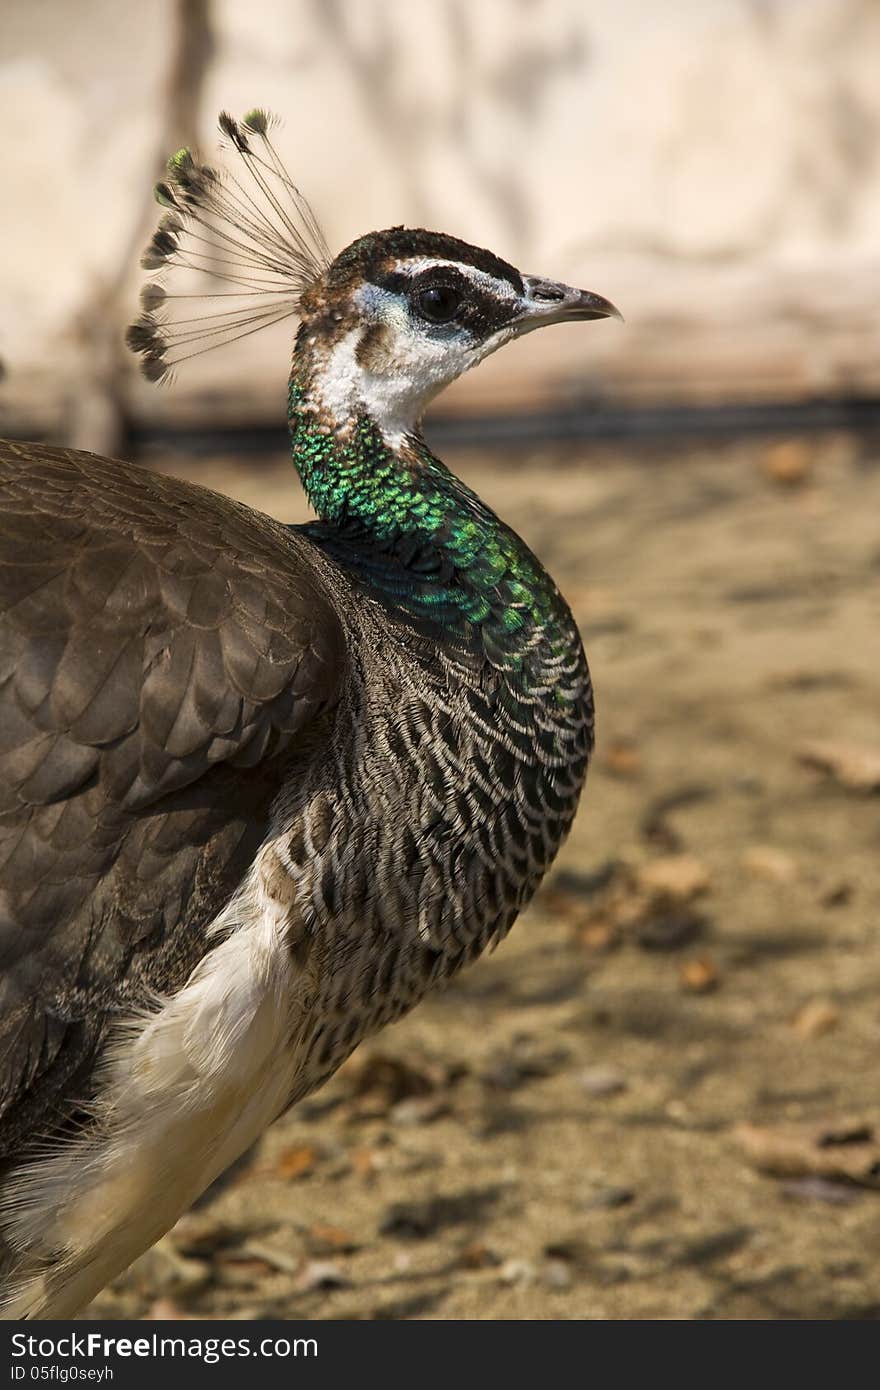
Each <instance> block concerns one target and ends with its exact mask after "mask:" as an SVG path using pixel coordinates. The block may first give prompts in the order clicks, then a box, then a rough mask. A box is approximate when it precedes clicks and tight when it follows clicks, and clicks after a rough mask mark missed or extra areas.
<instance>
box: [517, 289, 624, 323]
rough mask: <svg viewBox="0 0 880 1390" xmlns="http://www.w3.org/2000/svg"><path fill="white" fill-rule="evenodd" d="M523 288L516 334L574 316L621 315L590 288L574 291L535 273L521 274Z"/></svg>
mask: <svg viewBox="0 0 880 1390" xmlns="http://www.w3.org/2000/svg"><path fill="white" fill-rule="evenodd" d="M523 280H524V283H525V287H526V291H525V294H524V295H523V298H522V301H521V304H520V309H519V312H518V314H517V315H516V317H515V319H514V328H515V330H516V334H517V337H519V336H521V335H522V334H523V333H531V331H532V329H533V328H544V327H545V325H546V324H548V323H568V322H569V321H571V320H574V319H620V321H621V323H622V322H623V314H622V313H621V312H620V310H619V309H618V308H616V307H615V305H613V304H612V303H611V300H610V299H603V298H602V296H601V294H593V292H592V291H591V290H576V289H574V288H573V287H572V286H571V285H563V284H560V283H559V281H557V280H542V279H540V278H539V277H538V276H537V275H526V276H524V277H523Z"/></svg>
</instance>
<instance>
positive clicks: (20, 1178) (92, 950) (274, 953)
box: [0, 163, 613, 1317]
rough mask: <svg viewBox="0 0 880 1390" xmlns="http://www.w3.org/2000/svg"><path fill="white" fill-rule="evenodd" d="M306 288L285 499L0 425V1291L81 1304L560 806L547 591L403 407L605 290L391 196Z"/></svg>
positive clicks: (500, 893)
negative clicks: (7, 438) (408, 212)
mask: <svg viewBox="0 0 880 1390" xmlns="http://www.w3.org/2000/svg"><path fill="white" fill-rule="evenodd" d="M183 167H184V168H185V169H187V170H188V169H189V168H190V166H189V165H186V164H185V163H184V166H183ZM199 177H201V176H199ZM186 179H189V180H190V182H192V181H193V180H195V181H196V183H197V185H198V188H199V190H200V189H201V185H200V184H198V179H196V176H195V175H193V174H191V173H187V174H186ZM180 186H183V185H180ZM180 186H179V187H180ZM166 192H167V190H166ZM169 196H171V195H169ZM177 196H178V197H179V196H180V194H179V192H178V195H177ZM199 197H201V191H199ZM169 235H171V234H169ZM174 235H176V234H174ZM172 239H173V238H172ZM565 296H568V299H566V298H565ZM298 312H299V314H300V317H301V326H300V329H299V332H298V335H297V342H296V347H295V350H294V357H293V367H292V372H291V379H290V393H289V416H290V426H291V438H292V449H293V460H294V463H295V465H296V467H297V469H298V471H299V474H300V477H301V479H302V482H303V485H304V487H305V489H306V492H307V494H308V495H309V498H310V500H311V501H312V503H313V505H314V507H315V510H316V513H317V518H318V519H317V520H316V521H314V522H312V523H309V524H308V525H306V526H302V527H284V526H282V525H280V524H279V523H277V522H274V521H272V520H271V519H269V518H268V517H264V516H262V515H261V514H259V513H255V512H252V511H250V510H249V509H247V508H244V507H242V506H240V505H238V504H236V503H233V502H231V501H229V500H227V499H225V498H220V497H218V496H217V495H216V494H213V493H210V492H207V491H206V490H204V489H200V488H196V487H194V486H192V485H189V484H185V483H181V482H177V481H174V480H171V479H166V478H161V477H157V476H155V475H151V474H147V473H144V472H142V471H141V470H139V469H136V468H134V467H132V466H131V465H125V464H120V463H115V462H113V461H110V460H105V459H96V458H93V457H91V456H89V455H84V454H75V453H71V452H68V451H64V450H57V449H52V448H49V447H46V446H37V445H33V446H31V445H28V446H20V445H14V444H10V445H3V446H0V496H2V497H3V498H4V499H5V501H4V502H3V508H2V515H0V663H2V664H0V754H2V759H0V785H2V789H3V795H4V800H3V801H2V802H0V807H2V816H0V837H2V838H0V854H2V855H3V856H4V857H3V858H2V859H0V886H2V888H3V890H4V896H3V899H2V902H3V916H2V919H0V951H2V956H0V961H2V974H0V991H2V993H0V998H2V999H3V1005H4V1007H3V1015H2V1022H0V1046H2V1058H3V1065H2V1069H0V1154H2V1156H3V1158H2V1162H3V1164H4V1169H3V1178H2V1190H0V1230H2V1238H3V1249H4V1252H5V1264H6V1271H5V1277H6V1291H7V1305H6V1315H7V1316H38V1317H40V1316H42V1317H47V1316H56V1317H59V1316H61V1317H63V1316H70V1315H71V1314H72V1313H74V1312H75V1311H76V1310H77V1309H79V1308H80V1307H81V1306H83V1304H84V1303H85V1302H87V1301H88V1299H89V1298H91V1297H92V1296H93V1295H94V1293H95V1292H97V1291H98V1290H99V1289H100V1288H101V1287H102V1286H103V1285H104V1284H105V1283H106V1282H107V1280H108V1279H110V1278H112V1277H113V1275H114V1274H116V1273H117V1272H118V1271H119V1270H121V1269H122V1268H124V1267H125V1266H126V1265H127V1264H128V1263H129V1262H130V1260H131V1259H132V1258H133V1257H134V1256H135V1255H136V1254H137V1253H139V1252H140V1251H141V1250H143V1249H145V1248H146V1247H147V1246H148V1245H149V1244H151V1243H152V1242H153V1241H154V1240H155V1239H157V1238H158V1236H160V1235H161V1234H162V1233H163V1232H164V1231H165V1230H167V1229H168V1227H169V1226H170V1225H171V1224H173V1222H174V1220H176V1218H177V1216H178V1215H179V1214H180V1213H181V1212H182V1211H183V1210H185V1209H186V1207H187V1206H188V1205H189V1204H190V1203H191V1202H192V1201H193V1200H194V1198H195V1197H196V1196H198V1194H199V1193H200V1192H201V1191H203V1190H204V1188H205V1187H206V1186H207V1185H208V1184H209V1183H210V1181H211V1180H212V1179H213V1178H214V1177H215V1176H217V1174H218V1173H220V1172H221V1171H222V1170H223V1169H224V1168H225V1167H226V1166H228V1164H229V1163H230V1162H231V1161H232V1160H233V1159H234V1158H235V1157H236V1156H237V1155H238V1154H240V1153H241V1152H243V1151H244V1150H245V1149H246V1148H247V1147H248V1146H249V1145H250V1144H251V1143H252V1142H253V1141H254V1140H255V1139H256V1138H257V1136H258V1135H259V1134H260V1133H261V1132H262V1130H263V1129H264V1128H265V1127H266V1125H267V1124H269V1123H271V1121H272V1120H273V1119H275V1118H276V1117H277V1116H278V1115H279V1114H280V1113H282V1111H284V1110H285V1109H286V1108H287V1107H288V1106H290V1105H291V1104H293V1103H295V1102H296V1101H297V1100H299V1099H301V1098H302V1097H303V1096H304V1095H306V1094H307V1093H309V1092H310V1091H312V1090H314V1089H315V1087H317V1086H319V1085H320V1084H321V1083H322V1082H323V1081H325V1080H326V1079H327V1078H328V1077H329V1076H330V1075H331V1074H332V1073H333V1072H334V1071H335V1070H336V1068H337V1067H338V1066H339V1065H340V1063H341V1062H342V1061H343V1060H344V1059H345V1058H346V1057H347V1056H348V1055H349V1054H350V1053H351V1051H352V1050H353V1049H354V1048H355V1047H356V1046H357V1044H358V1043H359V1042H360V1041H361V1039H362V1038H364V1037H365V1036H367V1035H368V1034H370V1033H372V1032H375V1030H376V1029H378V1028H380V1027H381V1026H382V1025H384V1024H385V1023H387V1022H389V1021H390V1020H392V1019H394V1018H397V1017H399V1016H400V1015H401V1014H402V1013H403V1012H405V1011H406V1010H407V1009H409V1008H410V1007H411V1006H412V1005H413V1004H415V1003H416V1002H417V1001H418V1000H419V999H420V998H421V997H422V996H423V995H424V994H425V993H426V991H427V990H429V989H430V988H431V987H433V986H434V985H435V984H437V983H439V982H441V981H443V980H445V979H447V978H449V977H450V976H451V975H452V974H454V972H455V971H457V970H458V969H459V968H460V967H461V966H462V965H463V964H465V963H466V962H467V961H469V960H472V959H473V958H474V957H476V956H477V955H478V954H479V953H480V952H481V951H482V950H483V949H484V948H485V947H486V946H487V945H489V944H490V943H492V942H495V941H498V940H500V939H501V938H502V937H503V936H504V934H505V933H506V932H507V931H508V929H509V928H510V926H511V924H512V922H513V920H514V918H515V917H516V915H517V913H518V912H519V911H520V909H521V908H522V907H523V906H524V904H525V903H526V902H527V901H528V899H529V898H530V897H531V895H532V893H533V892H534V890H535V888H536V887H537V885H538V883H539V882H540V880H541V877H542V875H543V874H544V872H545V871H546V869H547V867H548V865H549V864H550V862H551V861H552V859H553V857H554V855H555V853H556V850H557V849H558V846H559V844H560V843H561V840H562V839H563V837H564V835H565V834H566V832H567V830H568V828H569V826H570V824H571V821H572V818H573V816H574V813H575V810H576V807H577V802H578V797H579V794H580V790H581V786H582V783H583V779H584V775H585V772H586V767H587V761H588V757H589V752H590V749H591V746H592V732H593V705H592V693H591V687H590V679H589V674H588V671H587V666H586V661H585V659H584V654H583V649H582V646H581V642H580V638H579V636H578V633H577V628H576V626H575V623H574V620H573V618H572V616H571V613H570V611H569V609H568V607H567V605H566V604H565V602H564V600H563V599H562V597H561V596H560V594H559V593H558V591H557V589H556V587H555V585H554V584H553V581H552V580H551V579H550V577H549V576H548V575H547V573H546V571H545V570H544V569H543V567H542V566H541V565H540V563H539V561H538V560H537V559H536V557H535V556H534V555H533V554H532V553H531V551H530V550H529V549H528V547H527V546H526V545H525V543H524V542H523V541H522V540H521V539H520V538H519V537H518V536H516V535H515V533H514V532H512V531H511V530H510V529H509V528H508V527H507V526H506V525H505V524H504V523H503V522H502V521H500V520H499V519H498V518H497V517H496V516H495V515H494V513H493V512H492V511H491V510H490V509H489V508H488V507H487V506H486V505H485V504H484V503H483V502H482V501H481V500H480V499H479V498H477V497H476V496H475V495H474V494H473V493H472V492H471V491H470V490H469V489H467V488H466V487H465V486H464V485H463V484H462V483H461V482H460V481H459V480H458V479H456V478H455V477H454V476H453V475H452V474H451V473H450V472H449V471H448V470H447V469H446V468H445V466H444V465H443V464H442V463H441V462H440V461H439V460H438V459H437V458H436V457H435V456H434V455H433V454H432V453H431V451H430V450H429V449H428V447H427V445H426V444H425V442H424V439H423V437H422V435H421V432H420V428H419V421H420V418H421V413H422V410H423V409H424V406H425V404H426V402H427V401H428V400H429V399H430V397H431V395H433V394H435V393H436V391H437V390H439V389H442V387H443V385H445V384H446V383H447V381H448V380H451V379H453V378H454V377H455V376H457V375H459V374H460V372H461V371H463V370H465V369H466V368H467V367H468V366H470V365H472V364H473V362H474V361H478V360H480V358H481V357H482V356H484V355H485V354H486V352H487V351H492V350H494V348H495V347H496V346H499V345H500V344H501V342H503V341H506V340H507V339H508V338H509V337H512V336H516V334H517V333H518V332H521V331H527V330H528V328H530V327H532V326H537V325H538V323H539V322H549V321H555V319H554V315H556V316H557V318H561V317H586V318H589V317H604V316H606V315H607V314H608V313H610V312H613V310H612V307H611V306H610V305H608V304H607V302H606V301H602V300H599V298H598V297H597V296H591V295H586V294H585V293H583V292H580V291H569V290H568V289H567V287H562V286H557V285H554V284H552V283H551V282H546V281H539V280H524V279H523V278H522V277H521V276H520V275H519V272H517V271H516V270H515V269H514V268H513V267H511V266H509V265H507V264H506V263H505V262H502V261H500V260H499V259H498V258H497V257H494V256H493V255H491V253H488V252H484V251H480V250H478V249H476V248H473V247H469V246H467V245H466V244H465V243H462V242H458V241H457V240H455V239H454V238H449V237H444V236H440V235H438V234H436V233H426V232H406V231H404V230H403V229H397V228H395V229H392V230H391V231H390V232H386V233H372V234H370V236H369V237H366V238H361V239H360V241H358V242H356V243H354V244H353V245H352V247H350V248H348V249H347V251H345V252H343V253H342V255H341V256H339V257H337V258H336V260H335V261H333V262H332V263H330V264H328V265H326V266H324V267H323V268H322V269H321V270H320V273H316V274H314V275H313V276H312V278H311V280H310V281H309V283H308V284H307V285H306V286H304V287H303V288H302V290H301V293H300V296H299V299H298ZM242 322H243V320H242ZM136 342H137V344H139V346H138V348H137V350H139V351H142V352H143V353H144V355H145V360H146V363H147V366H148V367H149V368H150V369H151V372H152V374H154V375H158V374H160V373H159V370H158V369H159V367H163V358H162V353H161V351H160V349H159V348H158V347H157V345H156V344H157V338H156V336H155V333H154V327H153V326H152V325H151V324H150V323H148V322H143V321H142V323H141V325H140V327H139V336H138V335H136ZM163 369H164V367H163Z"/></svg>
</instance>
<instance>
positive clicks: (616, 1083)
mask: <svg viewBox="0 0 880 1390" xmlns="http://www.w3.org/2000/svg"><path fill="white" fill-rule="evenodd" d="M578 1085H579V1086H580V1088H581V1090H582V1091H586V1093H587V1095H588V1096H595V1097H596V1099H597V1100H601V1099H602V1098H604V1097H605V1096H619V1095H620V1093H621V1092H622V1091H625V1090H626V1085H627V1083H626V1078H625V1077H624V1076H622V1075H621V1074H620V1072H619V1071H615V1070H614V1068H613V1067H586V1068H585V1070H584V1071H582V1072H581V1074H580V1076H579V1077H578Z"/></svg>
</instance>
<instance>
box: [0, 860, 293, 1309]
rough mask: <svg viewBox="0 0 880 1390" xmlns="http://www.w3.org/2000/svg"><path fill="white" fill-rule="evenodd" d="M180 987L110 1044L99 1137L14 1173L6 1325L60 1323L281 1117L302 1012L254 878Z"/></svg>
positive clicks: (272, 915)
mask: <svg viewBox="0 0 880 1390" xmlns="http://www.w3.org/2000/svg"><path fill="white" fill-rule="evenodd" d="M272 853H273V851H272V847H271V846H268V847H266V848H265V849H264V850H263V851H262V852H261V855H260V857H259V859H258V860H257V862H256V864H255V865H254V868H253V870H252V871H251V874H250V875H249V878H248V880H247V881H246V883H245V885H244V886H243V888H242V889H241V890H240V891H239V893H238V894H237V896H236V898H235V899H234V900H233V901H232V902H231V903H230V904H229V906H228V907H227V908H226V909H225V911H224V912H223V914H222V915H221V916H220V917H219V918H217V920H216V921H215V922H214V923H213V925H212V928H211V933H212V934H213V935H214V936H215V937H217V938H219V943H218V945H216V946H215V947H214V949H213V950H212V951H211V952H210V953H209V954H208V955H207V956H206V957H205V958H204V959H203V960H202V961H201V963H200V964H199V966H198V967H197V968H196V970H195V971H194V972H193V974H192V976H191V977H190V979H189V981H188V982H187V984H186V985H185V986H184V987H183V988H182V989H181V990H179V991H178V993H177V994H176V995H174V996H173V997H172V998H170V999H167V1000H164V1001H161V1002H160V1003H159V1004H158V1007H157V1009H156V1011H155V1012H152V1013H150V1014H148V1015H145V1016H143V1017H141V1018H139V1019H134V1020H132V1021H130V1022H129V1023H128V1024H127V1025H126V1026H125V1027H124V1029H122V1030H121V1032H120V1035H119V1037H118V1038H117V1039H116V1040H115V1042H114V1043H113V1045H112V1049H111V1053H110V1057H109V1061H108V1062H107V1064H106V1069H105V1072H104V1079H103V1084H101V1085H100V1086H99V1093H100V1095H101V1101H100V1107H99V1108H98V1109H96V1117H97V1119H96V1124H95V1125H94V1127H93V1128H90V1129H89V1130H88V1131H87V1132H85V1133H84V1134H83V1135H82V1136H80V1137H78V1138H75V1139H72V1140H69V1141H67V1142H64V1143H63V1145H59V1146H58V1147H57V1149H56V1150H55V1152H53V1153H51V1154H49V1155H48V1156H47V1157H45V1158H43V1159H41V1160H39V1161H37V1162H36V1163H30V1164H28V1165H27V1166H26V1167H25V1166H23V1167H22V1168H21V1169H19V1170H18V1171H17V1172H13V1173H12V1175H11V1177H10V1178H9V1179H7V1182H6V1184H5V1185H4V1193H3V1201H2V1205H0V1224H2V1225H3V1227H4V1234H5V1236H6V1238H7V1240H8V1241H9V1242H10V1244H11V1245H12V1246H13V1247H16V1248H18V1249H20V1250H21V1251H22V1264H21V1266H20V1270H21V1273H20V1277H19V1279H18V1282H16V1283H15V1284H14V1286H13V1287H12V1288H11V1289H10V1290H9V1291H8V1294H7V1299H6V1302H5V1303H4V1304H3V1305H2V1312H0V1316H2V1317H4V1318H22V1317H31V1318H34V1317H36V1318H64V1317H70V1316H72V1315H73V1314H74V1313H75V1312H77V1311H78V1310H79V1309H80V1308H82V1307H83V1306H84V1305H85V1304H86V1303H87V1302H89V1300H90V1299H91V1298H93V1297H94V1295H95V1294H96V1293H97V1292H98V1291H99V1290H100V1289H102V1288H103V1287H104V1285H105V1284H106V1283H107V1282H108V1280H110V1279H112V1278H114V1277H115V1276H116V1275H117V1274H118V1273H119V1272H120V1271H121V1270H123V1269H125V1268H126V1267H127V1266H128V1265H129V1264H130V1263H131V1261H132V1260H133V1259H135V1258H136V1257H137V1256H138V1255H139V1254H141V1253H142V1252H143V1251H144V1250H146V1249H148V1248H149V1246H150V1245H152V1244H153V1243H154V1241H156V1240H157V1239H158V1238H159V1237H160V1236H161V1235H163V1234H164V1232H165V1231H167V1230H168V1229H169V1228H170V1227H171V1226H172V1225H173V1224H174V1222H175V1221H176V1220H177V1218H178V1216H179V1215H180V1214H181V1213H182V1212H184V1211H185V1210H186V1209H187V1208H188V1207H189V1206H190V1205H191V1203H192V1202H193V1201H194V1200H195V1198H196V1197H197V1196H198V1195H199V1193H201V1192H203V1191H204V1190H205V1188H206V1187H207V1186H208V1185H209V1183H211V1182H212V1181H213V1179H214V1178H215V1177H217V1175H218V1174H219V1173H221V1172H222V1171H223V1170H224V1169H225V1168H226V1167H228V1165H229V1164H230V1163H231V1162H232V1161H233V1160H234V1159H235V1158H237V1157H238V1156H239V1154H241V1153H243V1152H244V1151H245V1150H246V1149H247V1148H248V1147H249V1146H250V1145H251V1144H252V1143H253V1142H254V1140H255V1139H256V1138H257V1137H258V1136H259V1135H260V1134H261V1133H262V1132H263V1130H264V1129H265V1128H266V1126H267V1125H269V1124H270V1123H271V1122H272V1120H274V1119H275V1118H276V1116H277V1115H279V1114H280V1113H281V1111H282V1110H283V1109H284V1108H285V1107H286V1106H287V1104H288V1103H289V1100H290V1097H291V1095H292V1093H293V1091H294V1089H295V1083H296V1078H297V1072H298V1068H299V1066H300V1061H301V1054H300V1051H299V1046H298V1044H299V1041H300V1035H301V1032H302V1029H303V1027H304V1025H305V1023H306V1021H307V1018H308V1012H309V1005H310V993H311V990H310V984H311V982H310V979H309V976H308V971H307V970H306V971H303V970H302V969H301V968H297V967H295V965H294V962H293V959H292V957H291V953H290V950H289V948H288V945H287V943H286V941H285V936H284V927H285V923H286V921H287V907H286V906H284V905H280V904H278V903H277V902H276V901H274V900H273V898H272V897H270V896H269V893H268V892H267V890H266V883H267V882H271V874H268V875H264V873H263V872H262V868H263V866H264V865H265V866H266V867H267V868H268V867H269V863H271V860H269V862H268V863H267V856H271V855H272Z"/></svg>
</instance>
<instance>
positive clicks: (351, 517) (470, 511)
mask: <svg viewBox="0 0 880 1390" xmlns="http://www.w3.org/2000/svg"><path fill="white" fill-rule="evenodd" d="M289 418H290V429H291V439H292V450H293V460H294V463H295V465H296V467H297V469H298V471H299V474H300V477H301V478H302V482H303V486H304V488H305V490H306V493H307V495H308V497H309V500H310V501H311V503H312V505H313V507H314V508H315V510H316V512H317V513H318V516H319V517H320V518H321V523H323V525H319V527H318V528H317V530H318V533H319V534H320V535H321V536H322V539H324V540H326V541H329V542H330V543H331V544H332V542H333V540H334V539H338V541H339V542H340V543H341V544H343V545H345V546H346V548H347V549H348V553H349V554H354V555H355V556H356V557H357V558H356V560H355V563H356V564H357V565H358V567H359V568H360V569H361V570H362V571H363V573H364V574H365V576H366V577H368V578H369V581H370V582H371V583H372V584H374V585H375V586H376V587H377V588H380V589H382V590H384V591H385V592H386V593H387V594H388V596H389V597H392V598H393V599H394V600H395V601H396V602H397V603H399V604H400V605H401V606H402V607H405V608H406V609H407V610H409V611H410V612H413V613H414V614H416V615H417V616H418V615H423V616H424V617H426V618H431V617H434V618H437V619H438V620H440V621H441V622H455V621H456V620H458V621H459V622H460V621H462V620H463V621H464V622H466V623H469V624H477V625H479V626H480V627H481V628H483V629H484V630H485V632H486V636H487V637H488V638H489V640H492V639H493V637H494V639H495V642H496V644H497V643H498V642H501V643H502V645H503V648H504V650H505V652H506V653H507V654H508V656H509V657H510V658H514V659H515V658H516V654H517V652H518V651H521V652H524V651H525V650H526V649H528V648H530V647H533V646H534V643H535V638H536V636H537V632H536V629H537V630H538V632H540V634H541V635H543V636H544V637H545V638H546V639H547V641H548V642H549V644H550V647H551V649H552V648H553V647H556V646H557V644H558V643H559V642H560V641H562V640H563V639H564V640H567V641H569V642H570V641H571V627H572V624H571V616H570V614H569V611H568V608H567V606H566V604H565V603H564V601H563V600H562V598H561V597H560V595H559V593H558V591H557V589H556V586H555V584H554V583H553V581H552V579H550V577H549V575H548V574H547V573H546V571H545V570H544V569H543V567H542V566H541V564H540V562H539V561H538V560H537V559H536V557H535V556H534V555H533V554H532V552H531V551H530V550H529V548H528V546H526V544H525V543H524V542H523V541H522V540H521V539H520V538H519V537H518V536H517V535H516V534H515V533H514V532H513V531H511V529H510V528H509V527H507V526H505V525H504V523H503V522H502V521H500V520H499V518H498V517H497V516H496V515H495V514H494V512H493V511H492V510H491V509H490V508H489V507H487V506H486V504H485V503H484V502H482V501H481V500H480V498H479V497H477V496H476V494H475V493H473V492H472V491H471V490H470V489H469V488H467V487H466V486H465V485H464V484H463V483H462V482H461V481H460V480H459V479H458V478H456V477H455V476H454V475H453V474H452V473H450V471H449V470H448V469H447V468H446V467H445V465H444V464H443V463H441V462H440V460H439V459H437V458H436V457H435V456H434V455H433V454H432V453H431V451H430V450H429V448H428V446H427V445H426V444H425V443H424V441H423V440H422V439H421V438H420V437H417V436H416V437H413V438H412V439H410V440H408V441H407V443H406V444H405V446H404V447H403V448H402V449H401V450H400V451H394V450H392V449H390V448H389V446H388V444H387V443H386V441H385V439H384V437H383V435H382V433H381V431H380V430H379V428H378V426H377V425H376V423H375V422H374V421H373V420H372V419H371V418H370V417H369V416H368V415H366V414H363V415H360V416H359V417H358V418H357V419H356V420H354V421H351V422H349V423H347V424H346V425H345V427H344V428H341V429H340V428H337V427H335V425H334V424H333V423H332V422H328V421H326V420H325V419H324V418H323V417H322V415H321V413H320V411H319V410H318V409H317V408H316V407H315V406H314V405H313V403H312V402H311V400H310V398H309V393H308V392H307V390H306V389H305V388H303V387H302V386H301V385H300V384H299V383H298V382H297V380H296V379H295V378H294V379H292V380H291V385H290V396H289Z"/></svg>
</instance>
